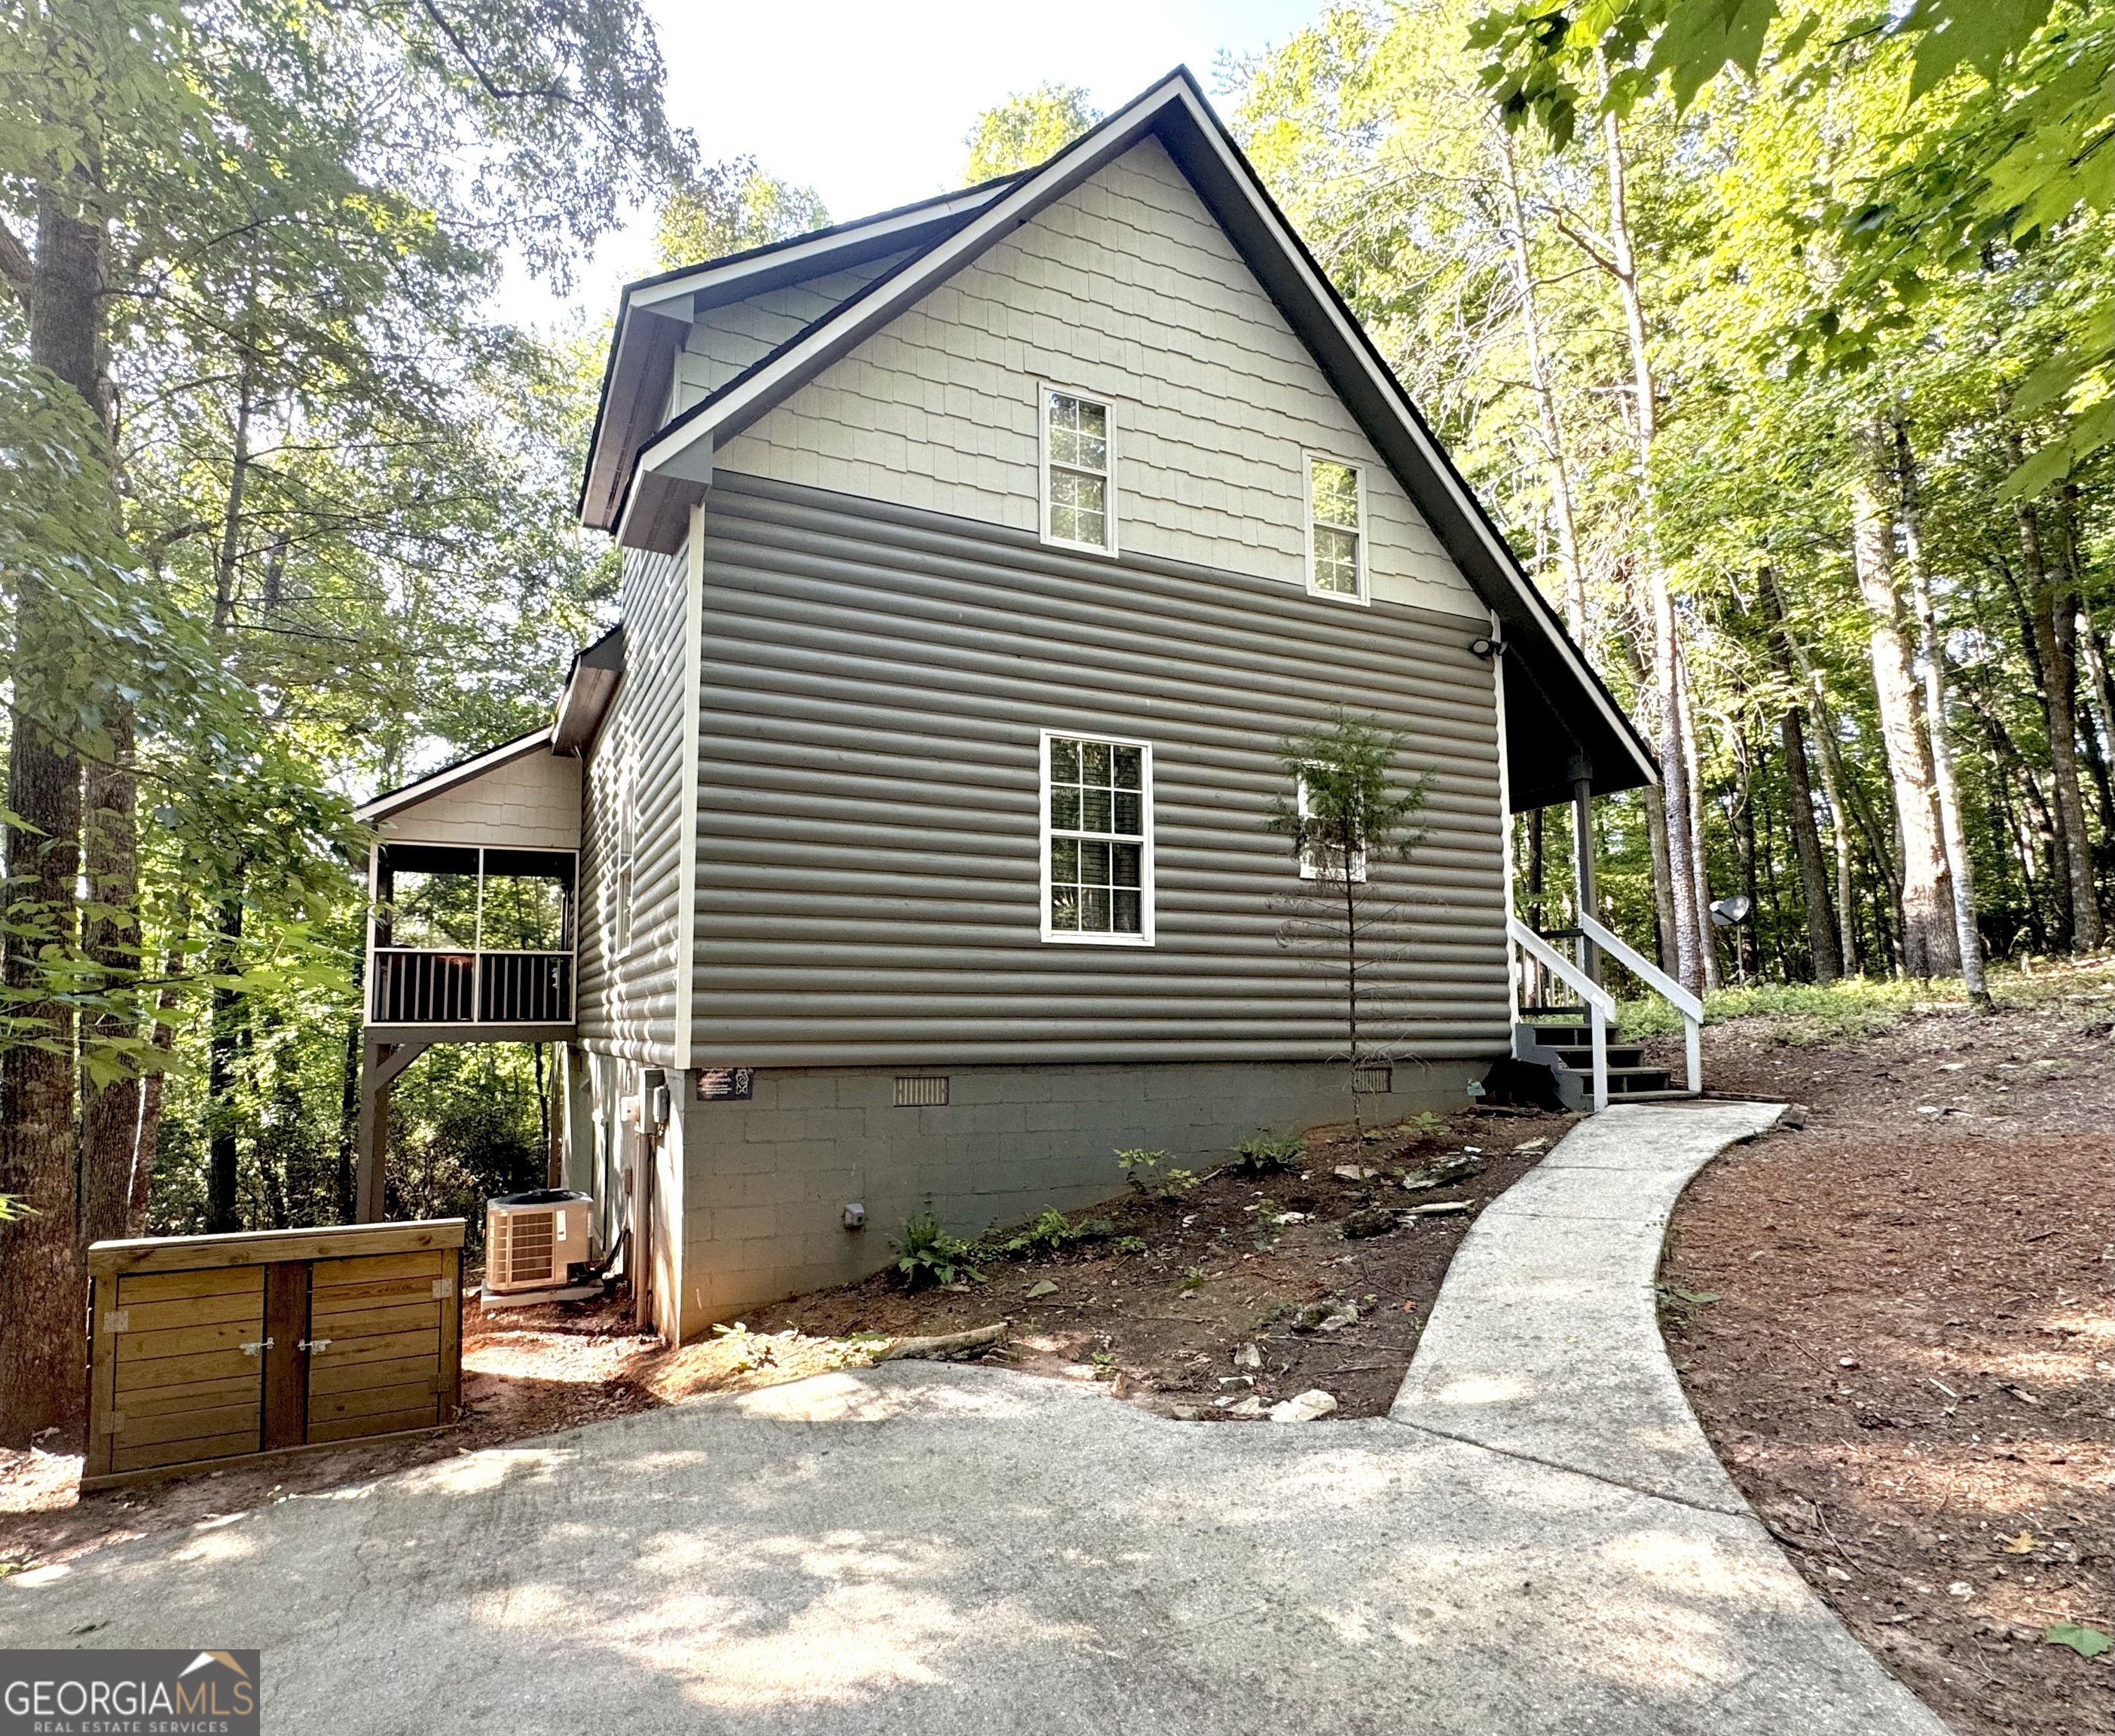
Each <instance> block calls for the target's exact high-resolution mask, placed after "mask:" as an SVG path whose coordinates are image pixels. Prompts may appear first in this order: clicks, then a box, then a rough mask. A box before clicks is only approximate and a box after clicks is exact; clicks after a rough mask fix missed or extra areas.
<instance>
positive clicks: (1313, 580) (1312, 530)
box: [1306, 452, 1366, 603]
mask: <svg viewBox="0 0 2115 1736" xmlns="http://www.w3.org/2000/svg"><path fill="white" fill-rule="evenodd" d="M1306 462H1307V588H1308V590H1310V592H1312V593H1313V594H1314V595H1316V596H1322V597H1342V598H1344V599H1347V601H1349V602H1353V603H1363V602H1365V600H1366V503H1365V485H1364V479H1363V478H1362V477H1361V476H1360V474H1359V467H1358V466H1357V465H1356V464H1347V463H1345V462H1343V460H1342V459H1341V458H1325V457H1321V456H1319V454H1316V453H1314V452H1310V453H1308V454H1307V455H1306Z"/></svg>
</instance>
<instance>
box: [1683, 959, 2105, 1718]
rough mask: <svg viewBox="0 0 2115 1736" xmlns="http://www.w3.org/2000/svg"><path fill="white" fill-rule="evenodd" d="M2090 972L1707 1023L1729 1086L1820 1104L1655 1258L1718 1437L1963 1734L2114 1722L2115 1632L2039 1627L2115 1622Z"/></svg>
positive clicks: (1726, 1180)
mask: <svg viewBox="0 0 2115 1736" xmlns="http://www.w3.org/2000/svg"><path fill="white" fill-rule="evenodd" d="M2084 983H2085V992H2083V993H2079V994H2068V995H2067V994H2062V993H2058V994H2054V995H2053V996H2052V997H2051V998H2050V999H2049V1000H2048V1003H2046V1004H2043V1005H2041V1006H2039V1007H2035V1008H2017V1007H2015V1008H2012V1009H2010V1010H2007V1011H2003V1012H2001V1013H1998V1014H1997V1015H1995V1016H1990V1017H1986V1016H1978V1015H1975V1014H1973V1013H1967V1012H1966V1011H1962V1012H1958V1013H1940V1014H1924V1015H1919V1016H1917V1017H1913V1018H1911V1020H1909V1021H1908V1022H1906V1023H1904V1024H1903V1025H1902V1026H1899V1027H1897V1029H1896V1030H1895V1031H1892V1032H1890V1033H1888V1035H1886V1036H1880V1037H1876V1038H1870V1039H1868V1040H1863V1041H1860V1042H1856V1043H1849V1044H1838V1045H1831V1046H1829V1047H1826V1048H1798V1047H1791V1046H1786V1045H1782V1044H1779V1043H1776V1042H1773V1041H1772V1040H1770V1035H1769V1029H1768V1027H1765V1026H1761V1025H1760V1024H1759V1022H1755V1021H1741V1022H1733V1023H1731V1024H1728V1025H1726V1026H1719V1027H1717V1028H1714V1029H1713V1030H1710V1031H1707V1033H1706V1038H1705V1050H1704V1054H1705V1069H1706V1077H1707V1078H1708V1079H1709V1082H1710V1083H1711V1085H1712V1086H1713V1087H1714V1089H1715V1090H1718V1091H1727V1092H1746V1093H1750V1094H1753V1095H1760V1096H1769V1097H1781V1098H1789V1099H1792V1100H1795V1101H1796V1102H1799V1103H1801V1104H1804V1105H1809V1106H1810V1119H1809V1120H1808V1123H1807V1125H1806V1126H1805V1127H1804V1128H1803V1129H1801V1130H1799V1131H1797V1132H1790V1133H1787V1134H1782V1135H1780V1136H1777V1137H1772V1138H1769V1139H1766V1140H1763V1141H1758V1142H1756V1143H1755V1144H1753V1145H1751V1146H1735V1147H1734V1148H1733V1149H1732V1150H1731V1151H1730V1152H1728V1153H1727V1155H1726V1156H1724V1157H1723V1158H1722V1159H1721V1160H1719V1161H1718V1163H1717V1164H1714V1165H1713V1167H1712V1168H1711V1169H1709V1170H1708V1171H1707V1172H1706V1173H1704V1175H1703V1176H1702V1177H1701V1178H1699V1180H1698V1181H1697V1182H1696V1183H1695V1184H1694V1185H1693V1186H1692V1187H1691V1188H1690V1190H1689V1192H1688V1193H1687V1195H1686V1196H1685V1198H1684V1200H1683V1201H1682V1204H1681V1207H1680V1208H1679V1210H1677V1214H1676V1217H1675V1220H1674V1231H1673V1236H1672V1240H1671V1252H1670V1256H1669V1258H1668V1261H1667V1264H1666V1266H1665V1269H1664V1271H1663V1285H1664V1288H1663V1300H1664V1302H1665V1303H1666V1307H1665V1308H1664V1311H1663V1314H1664V1317H1665V1318H1666V1319H1667V1320H1668V1343H1669V1348H1670V1349H1671V1351H1672V1354H1673V1357H1674V1360H1675V1362H1676V1365H1677V1367H1678V1368H1679V1369H1680V1370H1681V1375H1682V1378H1683V1380H1684V1382H1685V1383H1686V1386H1687V1388H1688V1391H1689V1394H1690V1398H1691V1402H1692V1403H1694V1405H1695V1408H1696V1410H1697V1412H1698V1414H1699V1415H1700V1417H1701V1418H1702V1420H1703V1422H1704V1429H1705V1432H1706V1433H1707V1434H1709V1436H1710V1437H1711V1440H1712V1442H1713V1444H1714V1446H1715V1447H1716V1448H1717V1449H1718V1454H1719V1456H1720V1458H1723V1460H1724V1461H1725V1463H1727V1466H1728V1467H1729V1468H1730V1469H1731V1470H1732V1473H1733V1476H1734V1478H1735V1480H1736V1481H1737V1482H1738V1483H1739V1484H1740V1486H1741V1489H1742V1490H1743V1491H1744V1492H1745V1493H1746V1495H1747V1496H1748V1498H1749V1499H1750V1501H1751V1502H1753V1503H1754V1504H1755V1508H1756V1509H1757V1510H1758V1511H1759V1513H1761V1514H1762V1515H1763V1518H1764V1521H1765V1522H1767V1523H1768V1524H1769V1526H1770V1527H1771V1529H1772V1530H1773V1532H1775V1533H1776V1535H1777V1536H1778V1538H1779V1540H1780V1541H1782V1543H1783V1544H1784V1545H1785V1547H1786V1550H1787V1554H1788V1555H1790V1556H1791V1558H1792V1560H1793V1561H1794V1562H1795V1563H1796V1564H1797V1565H1798V1567H1799V1568H1800V1570H1801V1572H1802V1573H1805V1576H1806V1578H1807V1579H1808V1581H1809V1582H1810V1583H1811V1584H1812V1585H1813V1586H1814V1589H1815V1590H1816V1591H1818V1592H1819V1593H1820V1595H1821V1596H1823V1597H1824V1599H1826V1600H1827V1601H1828V1603H1829V1604H1830V1605H1831V1606H1832V1607H1833V1608H1834V1609H1835V1610H1836V1611H1837V1614H1839V1615H1841V1616H1842V1618H1843V1619H1844V1620H1845V1622H1846V1623H1847V1624H1848V1625H1849V1627H1850V1628H1851V1631H1852V1632H1853V1633H1856V1635H1857V1636H1858V1637H1860V1639H1861V1640H1863V1641H1864V1642H1865V1644H1866V1645H1867V1646H1870V1647H1871V1648H1872V1649H1873V1651H1874V1652H1875V1653H1876V1654H1877V1655H1878V1656H1879V1658H1880V1659H1881V1660H1882V1661H1883V1663H1884V1664H1885V1665H1886V1666H1887V1667H1888V1669H1891V1670H1892V1671H1893V1672H1894V1674H1896V1675H1897V1676H1898V1677H1900V1678H1901V1679H1902V1681H1903V1682H1905V1683H1907V1684H1908V1686H1909V1687H1910V1688H1912V1689H1913V1690H1914V1691H1915V1692H1916V1693H1917V1694H1918V1695H1919V1696H1920V1697H1922V1698H1923V1699H1924V1700H1925V1702H1926V1703H1927V1704H1928V1705H1929V1706H1933V1707H1934V1709H1935V1710H1937V1711H1938V1712H1939V1713H1940V1714H1941V1715H1943V1717H1945V1718H1946V1719H1947V1720H1948V1722H1949V1723H1950V1724H1951V1725H1952V1726H1953V1727H1954V1729H1956V1730H1957V1731H1959V1732H1961V1733H1962V1736H1998V1733H1999V1732H2021V1731H2026V1732H2035V1733H2047V1736H2088V1733H2093V1732H2100V1733H2106V1732H2115V1667H2111V1666H2115V1654H2109V1655H2107V1656H2101V1657H2099V1659H2097V1660H2093V1661H2089V1660H2087V1659H2086V1658H2085V1657H2083V1656H2081V1655H2080V1654H2079V1653H2078V1652H2077V1651H2074V1650H2072V1649H2071V1648H2070V1647H2069V1646H2065V1645H2062V1644H2059V1643H2052V1642H2049V1641H2048V1640H2047V1639H2045V1638H2044V1636H2045V1635H2046V1634H2047V1633H2048V1631H2049V1630H2050V1629H2051V1628H2056V1627H2058V1626H2059V1624H2062V1623H2074V1624H2076V1625H2078V1626H2080V1627H2083V1628H2091V1629H2094V1630H2097V1631H2098V1632H2099V1633H2103V1634H2111V1633H2115V1619H2111V1618H2115V1561H2111V1553H2115V1536H2111V1532H2112V1531H2115V1526H2111V1505H2110V1489H2109V1483H2110V1472H2111V1468H2115V1453H2111V1447H2110V1443H2111V1437H2115V1424H2111V1421H2110V1417H2111V1416H2115V1412H2111V1409H2110V1399H2111V1391H2110V1380H2109V1371H2110V1364H2111V1361H2115V1314H2111V1309H2110V1305H2109V1278H2110V1273H2109V1270H2108V1259H2109V1252H2110V1244H2111V1237H2115V1186H2112V1185H2111V1184H2115V1115H2111V1106H2115V1054H2111V1044H2110V1038H2111V1036H2115V1031H2111V1023H2110V1022H2111V1018H2115V995H2110V994H2108V991H2107V988H2106V985H2105V981H2104V979H2101V980H2094V979H2092V978H2086V979H2085V980H2084ZM2002 992H2003V991H2002V990H2001V993H2002ZM1702 1297H1711V1298H1713V1299H1712V1300H1709V1301H1701V1300H1693V1298H1702ZM2086 1643H2087V1644H2088V1645H2089V1646H2090V1645H2092V1644H2094V1641H2093V1640H2092V1639H2091V1638H2090V1637H2089V1638H2088V1639H2087V1641H2086Z"/></svg>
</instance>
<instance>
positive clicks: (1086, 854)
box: [1043, 732, 1153, 946]
mask: <svg viewBox="0 0 2115 1736" xmlns="http://www.w3.org/2000/svg"><path fill="white" fill-rule="evenodd" d="M1043 938H1044V939H1045V940H1070V941H1085V942H1088V943H1090V944H1102V945H1108V946H1150V945H1151V944H1153V750H1152V748H1150V747H1149V746H1147V745H1146V744H1145V742H1108V741H1095V740H1093V739H1091V738H1090V737H1082V736H1062V735H1053V734H1050V733H1048V732H1045V733H1044V737H1043Z"/></svg>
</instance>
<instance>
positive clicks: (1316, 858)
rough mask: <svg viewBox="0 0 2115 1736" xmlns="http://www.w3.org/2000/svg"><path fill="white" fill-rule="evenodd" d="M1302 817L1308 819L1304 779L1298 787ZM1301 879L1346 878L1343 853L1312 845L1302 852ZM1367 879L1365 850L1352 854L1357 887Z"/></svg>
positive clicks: (1352, 875)
mask: <svg viewBox="0 0 2115 1736" xmlns="http://www.w3.org/2000/svg"><path fill="white" fill-rule="evenodd" d="M1296 790H1297V797H1296V799H1297V801H1298V802H1299V806H1300V817H1301V819H1302V820H1305V819H1306V818H1307V817H1308V806H1307V799H1308V798H1307V779H1306V778H1305V777H1303V778H1301V780H1300V782H1299V783H1298V785H1297V786H1296ZM1300 878H1301V879H1303V880H1337V881H1342V879H1343V878H1344V870H1343V866H1342V852H1338V851H1336V850H1333V849H1331V848H1330V847H1328V845H1326V844H1319V843H1310V844H1308V845H1306V846H1305V847H1304V848H1302V849H1301V852H1300ZM1365 878H1366V852H1365V851H1364V850H1363V849H1360V850H1354V851H1353V852H1351V880H1352V884H1355V885H1357V884H1364V882H1365Z"/></svg>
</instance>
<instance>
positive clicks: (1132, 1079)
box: [665, 1059, 1489, 1339]
mask: <svg viewBox="0 0 2115 1736" xmlns="http://www.w3.org/2000/svg"><path fill="white" fill-rule="evenodd" d="M1488 1065H1489V1062H1488V1060H1484V1059H1461V1060H1457V1061H1429V1062H1397V1063H1395V1065H1394V1067H1393V1068H1392V1072H1391V1076H1390V1087H1391V1088H1390V1089H1389V1090H1388V1091H1385V1092H1380V1091H1374V1092H1370V1093H1362V1094H1361V1105H1362V1108H1363V1109H1364V1111H1365V1113H1367V1114H1370V1115H1372V1116H1374V1117H1377V1118H1390V1117H1401V1116H1404V1115H1411V1114H1416V1113H1417V1112H1418V1111H1419V1110H1420V1109H1434V1110H1438V1111H1441V1112H1446V1111H1450V1110H1453V1109H1459V1108H1461V1106H1462V1105H1463V1104H1464V1103H1466V1101H1467V1100H1468V1098H1467V1095H1466V1086H1467V1084H1468V1082H1469V1081H1470V1079H1472V1078H1478V1077H1481V1076H1482V1074H1483V1072H1484V1069H1485V1068H1486V1067H1488ZM899 1071H900V1070H899V1069H895V1068H780V1069H770V1070H764V1071H759V1072H757V1073H756V1074H755V1078H754V1081H753V1085H752V1091H753V1095H752V1096H751V1097H750V1098H749V1099H748V1100H744V1101H714V1102H704V1101H700V1100H699V1099H698V1097H697V1094H696V1091H695V1075H693V1076H690V1077H686V1078H685V1079H684V1081H683V1089H682V1090H681V1092H680V1093H679V1094H677V1095H678V1098H679V1101H678V1104H677V1114H676V1124H675V1125H674V1126H672V1127H671V1128H670V1129H669V1137H670V1138H671V1140H672V1141H676V1142H677V1150H680V1152H681V1176H682V1198H681V1237H682V1251H681V1259H680V1261H678V1262H677V1270H679V1271H680V1273H681V1278H680V1279H679V1284H680V1288H681V1297H680V1302H679V1305H678V1308H677V1313H678V1314H679V1317H680V1329H679V1330H680V1331H681V1335H682V1336H683V1337H684V1338H686V1339H690V1338H694V1337H695V1336H696V1335H697V1334H700V1333H701V1332H703V1331H704V1330H706V1329H707V1328H708V1327H709V1326H710V1325H713V1324H714V1323H715V1322H718V1321H723V1320H732V1319H733V1318H734V1317H735V1316H736V1315H737V1314H738V1313H739V1312H740V1311H741V1310H743V1309H745V1308H750V1307H756V1306H758V1305H759V1304H760V1303H764V1302H775V1301H778V1300H781V1299H782V1298H783V1297H788V1296H795V1295H799V1294H801V1293H802V1292H805V1291H808V1290H815V1289H821V1288H827V1287H828V1286H830V1285H832V1284H849V1283H851V1282H853V1281H855V1280H856V1279H861V1278H864V1277H866V1276H868V1275H869V1274H871V1273H874V1272H876V1271H879V1270H881V1269H882V1268H883V1266H885V1265H888V1263H889V1261H892V1259H893V1258H894V1257H895V1254H894V1251H893V1250H892V1247H890V1243H891V1242H892V1240H894V1239H900V1238H901V1235H902V1227H903V1224H904V1222H905V1220H906V1219H908V1218H910V1217H911V1215H913V1214H915V1213H917V1212H920V1211H922V1210H925V1209H926V1207H927V1206H928V1204H930V1206H931V1209H932V1210H934V1212H935V1213H936V1214H937V1215H938V1217H939V1218H940V1219H941V1221H942V1222H943V1223H944V1224H946V1225H947V1228H948V1229H949V1230H950V1231H951V1232H952V1233H954V1234H957V1235H958V1236H962V1237H965V1238H974V1237H976V1236H980V1235H982V1234H983V1233H984V1232H986V1231H987V1230H990V1229H998V1228H1002V1227H1005V1226H1007V1225H1010V1224H1019V1223H1021V1222H1024V1221H1025V1220H1026V1219H1030V1218H1032V1217H1034V1216H1035V1215H1036V1214H1037V1213H1038V1212H1039V1211H1041V1210H1044V1208H1045V1207H1048V1206H1056V1207H1057V1208H1058V1209H1060V1210H1077V1209H1079V1208H1080V1207H1081V1206H1090V1205H1092V1204H1094V1202H1095V1201H1098V1200H1104V1199H1108V1198H1109V1197H1110V1196H1113V1195H1115V1194H1117V1193H1120V1192H1122V1189H1123V1176H1122V1172H1121V1171H1120V1170H1119V1169H1117V1164H1116V1152H1117V1150H1120V1149H1128V1148H1131V1147H1135V1146H1143V1147H1146V1148H1148V1149H1153V1150H1166V1151H1168V1152H1171V1153H1172V1154H1173V1155H1174V1156H1175V1158H1176V1159H1177V1161H1178V1162H1181V1163H1182V1164H1186V1166H1187V1167H1190V1168H1192V1169H1204V1168H1207V1167H1209V1166H1210V1165H1211V1164H1216V1163H1218V1162H1221V1161H1223V1160H1224V1159H1225V1158H1227V1156H1228V1155H1231V1154H1232V1150H1233V1148H1234V1147H1235V1146H1236V1144H1238V1143H1239V1142H1240V1141H1241V1140H1242V1139H1244V1138H1246V1137H1248V1136H1249V1135H1250V1134H1252V1133H1255V1132H1258V1131H1259V1130H1262V1129H1268V1130H1269V1131H1271V1132H1279V1133H1284V1132H1296V1131H1302V1130H1305V1129H1306V1128H1309V1127H1316V1126H1320V1125H1324V1124H1326V1123H1332V1122H1340V1121H1346V1120H1348V1119H1349V1118H1350V1117H1351V1095H1350V1091H1349V1076H1348V1072H1347V1069H1346V1068H1345V1067H1344V1066H1343V1065H1342V1063H1323V1062H1308V1061H1285V1062H1243V1063H1224V1062H1197V1063H1180V1062H1168V1063H1125V1064H1120V1065H1105V1066H1093V1065H1067V1066H1048V1067H975V1068H918V1069H916V1072H917V1074H918V1076H919V1077H941V1076H944V1077H946V1078H947V1098H948V1100H947V1104H946V1105H945V1106H921V1107H915V1108H898V1107H897V1106H896V1082H897V1077H898V1072H899ZM851 1203H857V1204H860V1205H863V1206H865V1208H866V1227H865V1229H861V1230H856V1231H847V1230H846V1229H845V1228H844V1227H843V1214H844V1208H845V1206H846V1205H847V1204H851ZM673 1227H674V1226H673V1225H672V1224H671V1225H668V1226H666V1227H665V1228H666V1229H673Z"/></svg>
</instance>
